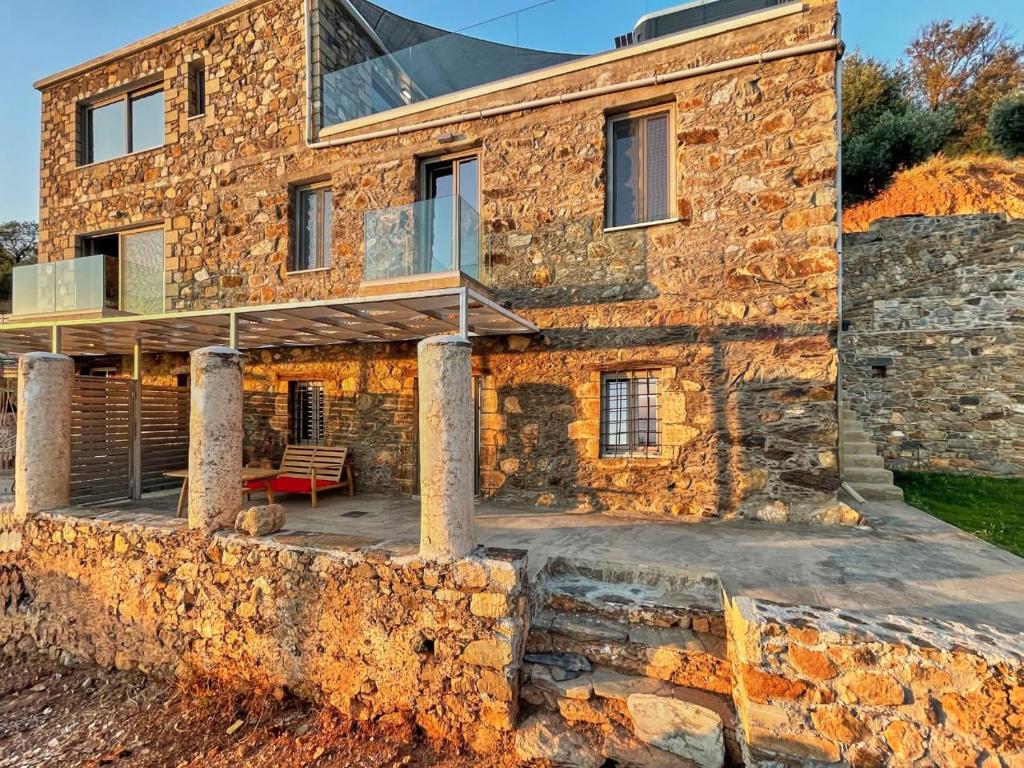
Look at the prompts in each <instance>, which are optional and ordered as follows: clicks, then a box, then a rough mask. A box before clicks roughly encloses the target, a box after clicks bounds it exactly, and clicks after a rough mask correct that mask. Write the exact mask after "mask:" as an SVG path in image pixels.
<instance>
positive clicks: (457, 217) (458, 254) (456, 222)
mask: <svg viewBox="0 0 1024 768" xmlns="http://www.w3.org/2000/svg"><path fill="white" fill-rule="evenodd" d="M465 162H475V163H476V200H474V201H473V210H474V212H475V213H476V215H477V217H478V222H477V224H478V225H477V232H476V240H477V242H476V258H477V277H476V278H475V279H477V280H481V277H482V273H483V264H482V263H481V262H482V260H483V255H482V254H483V237H484V232H483V230H484V228H483V225H482V223H481V221H480V220H481V219H482V218H483V214H482V213H481V210H480V209H481V207H482V206H483V175H484V174H483V153H482V152H481V151H480V149H479V148H471V149H466V150H462V151H460V152H449V153H447V154H440V155H433V156H425V157H421V158H419V163H418V166H419V167H418V169H417V176H418V177H419V178H418V183H417V199H416V203H417V204H423V203H425V202H427V201H429V200H440V199H442V198H437V197H431V195H430V192H431V189H430V173H431V170H432V169H433V168H435V167H438V166H444V165H449V166H451V169H452V195H451V197H452V232H451V237H452V261H453V262H455V261H457V262H458V263H453V265H452V266H453V271H455V272H462V242H463V238H462V208H461V207H460V206H459V205H458V201H459V200H461V199H462V183H461V178H462V175H461V173H460V171H459V166H460V165H461V164H462V163H465ZM429 238H430V232H428V231H427V229H426V228H424V229H423V230H421V231H420V232H419V233H418V234H417V235H416V239H417V243H416V247H417V249H418V251H419V254H420V258H422V257H424V256H425V254H426V253H427V252H428V249H429V247H430V245H429Z"/></svg>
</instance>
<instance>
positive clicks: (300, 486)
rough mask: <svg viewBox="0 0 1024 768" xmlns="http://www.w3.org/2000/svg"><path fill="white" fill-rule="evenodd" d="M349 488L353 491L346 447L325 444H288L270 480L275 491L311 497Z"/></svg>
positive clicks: (257, 486)
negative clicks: (275, 474)
mask: <svg viewBox="0 0 1024 768" xmlns="http://www.w3.org/2000/svg"><path fill="white" fill-rule="evenodd" d="M265 485H266V484H265V483H262V482H261V483H257V484H249V485H248V486H247V487H248V488H250V489H251V490H256V491H258V490H262V489H263V488H264V486H265ZM335 488H348V495H349V496H353V495H355V483H354V481H353V478H352V464H351V462H349V461H348V448H335V447H332V446H326V445H288V446H285V449H284V457H283V458H282V459H281V466H280V467H279V468H278V475H277V477H275V478H273V479H272V480H271V481H270V490H271V491H273V492H274V493H305V494H308V495H309V496H311V497H312V500H313V506H314V507H315V506H316V496H317V494H318V493H320V492H321V491H331V490H334V489H335Z"/></svg>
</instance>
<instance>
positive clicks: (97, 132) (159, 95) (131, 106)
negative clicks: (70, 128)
mask: <svg viewBox="0 0 1024 768" xmlns="http://www.w3.org/2000/svg"><path fill="white" fill-rule="evenodd" d="M83 126H84V129H85V141H84V142H83V152H82V162H84V163H101V162H103V161H104V160H112V159H113V158H115V157H121V156H123V155H127V154H130V153H132V152H142V151H143V150H146V149H153V148H154V147H159V146H160V145H162V144H163V143H164V93H163V91H161V90H160V89H159V88H157V89H153V88H150V89H147V90H141V91H134V92H130V93H124V94H121V95H120V96H118V97H116V98H114V99H110V100H107V101H105V102H102V103H98V104H91V105H89V106H87V107H85V108H84V114H83Z"/></svg>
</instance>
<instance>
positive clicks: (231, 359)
mask: <svg viewBox="0 0 1024 768" xmlns="http://www.w3.org/2000/svg"><path fill="white" fill-rule="evenodd" d="M191 362H192V411H191V415H190V417H189V443H188V527H189V528H194V529H200V530H204V531H210V532H212V531H216V530H218V529H219V528H228V527H230V526H232V525H234V523H235V517H236V516H237V515H238V513H239V511H240V510H241V509H242V355H241V353H239V352H238V350H235V349H231V348H230V347H203V348H202V349H197V350H194V351H193V352H192V355H191Z"/></svg>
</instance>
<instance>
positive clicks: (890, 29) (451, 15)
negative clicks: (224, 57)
mask: <svg viewBox="0 0 1024 768" xmlns="http://www.w3.org/2000/svg"><path fill="white" fill-rule="evenodd" d="M224 1H225V0H176V2H173V3H163V2H151V1H146V2H140V1H139V0H28V2H26V0H0V19H2V20H3V24H2V26H3V32H2V34H0V104H2V105H3V108H2V109H0V222H2V221H7V220H9V219H34V218H36V216H37V215H38V205H39V201H38V197H39V191H38V189H39V179H38V175H39V119H40V118H39V94H38V93H36V92H35V90H33V88H32V83H33V82H34V81H35V80H37V79H39V78H40V77H43V76H45V75H49V74H52V73H53V72H56V71H58V70H61V69H64V68H65V67H69V66H72V65H74V64H77V63H79V62H82V61H85V60H86V59H89V58H92V57H93V56H97V55H100V54H102V53H106V52H107V51H111V50H113V49H115V48H117V47H119V46H121V45H124V44H125V43H129V42H132V41H133V40H137V39H139V38H141V37H145V36H146V35H149V34H152V33H154V32H158V31H160V30H161V29H165V28H167V27H170V26H172V25H174V24H178V23H180V22H182V21H185V20H186V19H190V18H192V17H194V16H197V15H199V14H201V13H204V12H206V11H209V10H211V9H213V8H216V7H217V6H219V5H222V4H223V2H224ZM377 2H379V3H380V4H382V5H384V6H386V7H388V8H390V9H391V10H393V11H395V12H396V13H400V14H402V15H405V16H409V17H411V18H415V19H418V20H420V21H424V22H427V23H430V24H435V25H437V26H440V27H445V28H448V29H452V28H461V27H465V26H468V25H470V24H474V23H478V22H484V21H486V20H487V19H489V18H493V17H495V16H498V15H500V14H503V13H507V12H510V11H514V10H517V9H521V8H524V7H526V6H529V5H531V4H533V3H532V0H487V1H486V2H480V3H476V4H473V7H471V8H470V9H468V10H467V6H469V5H470V4H468V3H466V2H465V0H377ZM674 2H675V0H557V1H556V2H555V3H553V4H551V5H548V6H543V7H540V8H536V9H533V10H531V11H528V12H525V13H523V14H521V15H520V16H519V17H518V18H517V17H510V18H505V19H500V20H498V21H495V22H491V23H488V24H484V25H483V26H482V27H480V28H479V31H480V35H481V36H482V37H495V38H499V39H503V40H505V39H510V36H512V35H514V33H515V32H514V31H515V30H516V25H518V31H519V35H520V40H521V42H522V43H523V44H524V45H531V46H533V47H538V48H549V49H555V50H577V51H594V50H600V49H602V48H603V47H610V45H609V43H610V41H611V39H612V37H613V36H614V34H615V33H617V32H623V31H626V30H627V29H629V28H630V27H631V26H632V23H633V21H635V19H636V18H637V17H638V16H640V15H643V14H644V13H646V12H649V11H651V10H655V9H657V8H662V7H666V6H669V5H672V4H673V3H674ZM840 2H841V9H842V12H843V19H844V30H843V37H844V39H845V40H846V43H847V45H848V46H849V47H850V48H860V49H861V50H862V51H863V52H864V53H867V54H870V55H873V56H878V57H880V58H883V59H890V60H891V59H895V58H896V57H898V56H899V55H900V54H901V52H902V51H903V49H904V48H905V47H906V44H907V42H908V41H909V40H910V39H911V38H912V37H913V35H914V33H915V32H916V30H917V29H918V28H919V27H920V26H921V25H923V24H925V23H927V22H929V21H932V20H934V19H941V18H952V19H956V20H963V19H965V18H967V17H968V16H970V15H972V14H974V13H982V14H985V15H988V16H992V17H994V18H996V19H997V20H999V21H1000V22H1001V23H1003V24H1006V25H1007V26H1008V27H1009V28H1010V30H1011V32H1012V33H1013V34H1014V36H1015V37H1017V39H1024V2H1022V0H972V2H969V3H967V2H963V0H840ZM583 9H586V10H585V12H583Z"/></svg>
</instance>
